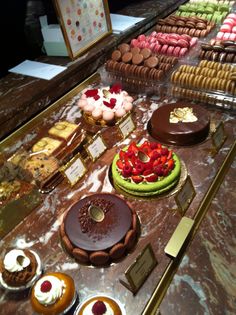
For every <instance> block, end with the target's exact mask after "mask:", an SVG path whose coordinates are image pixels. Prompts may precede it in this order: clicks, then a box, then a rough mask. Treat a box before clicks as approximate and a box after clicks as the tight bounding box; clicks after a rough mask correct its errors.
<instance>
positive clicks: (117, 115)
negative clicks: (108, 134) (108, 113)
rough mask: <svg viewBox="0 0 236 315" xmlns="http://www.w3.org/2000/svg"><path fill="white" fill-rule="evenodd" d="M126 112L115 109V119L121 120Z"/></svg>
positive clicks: (122, 109)
mask: <svg viewBox="0 0 236 315" xmlns="http://www.w3.org/2000/svg"><path fill="white" fill-rule="evenodd" d="M125 113H126V111H125V109H124V108H119V109H117V111H116V112H115V115H116V117H118V118H121V117H123V116H124V115H125Z"/></svg>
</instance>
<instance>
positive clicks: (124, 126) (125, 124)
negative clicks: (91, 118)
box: [116, 113, 136, 139]
mask: <svg viewBox="0 0 236 315" xmlns="http://www.w3.org/2000/svg"><path fill="white" fill-rule="evenodd" d="M116 125H117V126H118V129H119V132H120V134H121V136H122V138H123V139H125V138H127V137H128V136H129V135H130V134H131V133H132V132H133V131H134V129H135V128H136V126H135V123H134V121H133V119H132V116H131V114H130V113H128V114H126V115H125V116H124V117H122V118H121V119H120V120H119V121H118V122H117V123H116Z"/></svg>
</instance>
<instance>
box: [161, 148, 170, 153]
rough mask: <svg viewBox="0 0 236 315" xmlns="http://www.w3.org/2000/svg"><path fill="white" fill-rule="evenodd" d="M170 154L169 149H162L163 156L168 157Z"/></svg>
mask: <svg viewBox="0 0 236 315" xmlns="http://www.w3.org/2000/svg"><path fill="white" fill-rule="evenodd" d="M168 154H169V150H168V149H167V148H162V150H161V155H168Z"/></svg>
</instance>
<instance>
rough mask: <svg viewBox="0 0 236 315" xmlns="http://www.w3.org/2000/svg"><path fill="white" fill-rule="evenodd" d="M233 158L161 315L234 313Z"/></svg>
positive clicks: (235, 165) (235, 170)
mask: <svg viewBox="0 0 236 315" xmlns="http://www.w3.org/2000/svg"><path fill="white" fill-rule="evenodd" d="M235 187H236V159H235V160H234V163H233V164H232V166H231V168H230V170H229V172H228V174H227V176H226V177H225V180H224V181H223V183H222V185H221V187H220V189H219V191H218V193H217V195H216V197H215V198H214V200H213V202H212V204H211V206H210V208H209V210H208V212H207V214H206V217H205V218H204V220H203V222H202V224H201V226H200V229H199V232H198V234H197V236H196V237H195V239H194V240H193V242H192V243H191V244H190V247H189V249H188V250H187V253H186V255H185V256H184V258H183V260H182V263H181V265H180V267H179V270H178V271H177V274H176V275H175V276H174V279H173V281H172V283H171V285H170V287H169V289H168V291H167V295H166V296H165V298H164V300H163V302H162V304H161V307H160V312H161V314H162V315H172V314H175V315H177V314H181V315H185V314H186V315H188V314H190V312H192V313H194V314H199V315H203V314H204V315H206V314H212V315H223V314H224V315H233V314H236V230H235V226H236V215H235V198H236V192H235Z"/></svg>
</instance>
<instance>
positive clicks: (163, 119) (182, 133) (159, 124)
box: [149, 102, 210, 146]
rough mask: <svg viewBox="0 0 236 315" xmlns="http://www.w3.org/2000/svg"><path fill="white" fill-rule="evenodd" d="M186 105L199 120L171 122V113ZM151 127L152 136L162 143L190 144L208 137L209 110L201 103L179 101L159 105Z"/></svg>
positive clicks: (152, 118)
mask: <svg viewBox="0 0 236 315" xmlns="http://www.w3.org/2000/svg"><path fill="white" fill-rule="evenodd" d="M184 107H190V108H192V109H193V114H194V115H195V116H196V117H197V121H195V122H178V123H170V121H169V118H170V113H171V112H172V111H174V109H176V108H184ZM149 127H150V128H149V129H150V134H151V136H152V137H153V138H155V139H156V140H158V141H160V142H162V143H167V144H173V145H180V146H188V145H194V144H197V143H199V142H202V141H203V140H205V139H206V138H207V136H208V133H209V128H210V118H209V114H208V112H207V110H205V109H204V108H203V107H201V106H199V105H196V104H190V103H182V102H177V103H171V104H166V105H163V106H161V107H159V108H158V109H157V110H156V111H155V112H154V113H153V115H152V117H151V120H150V122H149Z"/></svg>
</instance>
